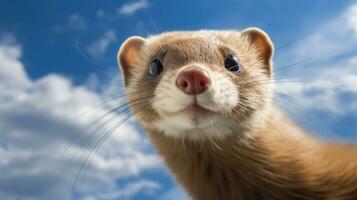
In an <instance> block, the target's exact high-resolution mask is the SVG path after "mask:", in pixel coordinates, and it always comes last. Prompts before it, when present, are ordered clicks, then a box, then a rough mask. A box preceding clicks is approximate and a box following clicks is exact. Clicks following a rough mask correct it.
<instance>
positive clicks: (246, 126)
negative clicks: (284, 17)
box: [118, 28, 357, 200]
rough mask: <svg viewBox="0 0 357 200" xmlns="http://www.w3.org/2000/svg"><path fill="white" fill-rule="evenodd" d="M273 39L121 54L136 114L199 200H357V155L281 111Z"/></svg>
mask: <svg viewBox="0 0 357 200" xmlns="http://www.w3.org/2000/svg"><path fill="white" fill-rule="evenodd" d="M273 52H274V48H273V45H272V43H271V41H270V39H269V37H268V36H267V34H265V33H264V32H263V31H261V30H259V29H254V28H251V29H246V30H244V31H243V32H236V31H196V32H171V33H164V34H161V35H158V36H153V37H149V38H146V39H144V38H141V37H131V38H129V39H128V40H127V41H126V42H125V43H124V44H123V45H122V47H121V50H120V52H119V55H118V60H119V62H120V65H121V69H122V74H123V79H124V81H125V88H126V91H127V94H128V99H129V103H130V106H131V108H132V110H133V113H134V114H135V117H136V119H137V120H138V121H139V123H140V124H141V125H142V126H143V127H144V129H145V131H146V132H147V133H148V135H149V137H150V139H151V140H152V142H153V143H154V145H155V147H156V149H157V151H158V152H159V153H160V154H161V155H162V156H163V158H164V160H165V162H166V164H167V166H168V167H169V169H170V170H171V172H172V173H173V174H174V176H175V177H176V180H177V181H178V182H179V183H181V184H182V185H183V187H184V188H185V189H186V191H187V192H188V193H189V195H190V196H191V197H192V198H193V199H197V200H210V199H212V200H216V199H227V200H230V199H232V200H233V199H237V200H238V199H239V200H244V199H357V148H356V147H355V146H353V145H346V144H337V143H323V142H320V141H318V140H317V139H315V138H314V137H313V136H310V135H309V134H307V133H305V131H304V130H303V129H301V128H300V127H298V126H297V125H296V124H295V123H294V122H292V121H291V120H290V119H289V118H288V117H286V116H285V115H284V114H282V112H281V111H280V110H279V108H277V107H276V106H275V105H274V103H273V102H272V101H271V99H272V93H273V80H274V78H273V70H272V67H273V64H272V56H273Z"/></svg>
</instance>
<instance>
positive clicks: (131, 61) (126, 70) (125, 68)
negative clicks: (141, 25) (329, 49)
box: [117, 36, 145, 86]
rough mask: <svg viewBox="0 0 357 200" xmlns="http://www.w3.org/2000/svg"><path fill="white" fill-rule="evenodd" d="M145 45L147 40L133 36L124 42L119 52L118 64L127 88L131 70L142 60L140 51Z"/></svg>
mask: <svg viewBox="0 0 357 200" xmlns="http://www.w3.org/2000/svg"><path fill="white" fill-rule="evenodd" d="M144 43H145V39H144V38H142V37H139V36H132V37H129V38H128V39H126V40H125V42H123V44H122V45H121V47H120V49H119V52H118V56H117V59H118V63H119V66H120V69H121V72H122V77H123V80H124V83H125V85H126V86H127V84H128V80H129V77H130V72H131V70H132V69H131V68H133V67H134V65H135V63H137V61H138V60H139V58H140V51H141V48H142V47H143V45H144Z"/></svg>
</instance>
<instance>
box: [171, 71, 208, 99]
mask: <svg viewBox="0 0 357 200" xmlns="http://www.w3.org/2000/svg"><path fill="white" fill-rule="evenodd" d="M210 82H211V81H210V79H209V78H208V76H207V74H206V73H205V72H204V71H203V70H202V69H200V68H198V67H190V68H187V69H185V70H183V71H182V72H180V74H179V75H178V77H177V80H176V86H177V87H178V88H179V89H180V90H182V91H183V92H184V93H186V94H188V95H194V94H201V93H202V92H204V91H205V90H206V89H207V88H208V86H209V84H210Z"/></svg>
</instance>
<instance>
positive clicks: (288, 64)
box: [0, 0, 357, 200]
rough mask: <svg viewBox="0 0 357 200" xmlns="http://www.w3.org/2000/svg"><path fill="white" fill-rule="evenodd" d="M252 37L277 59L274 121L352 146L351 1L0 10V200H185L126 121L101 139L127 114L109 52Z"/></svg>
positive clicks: (354, 12)
mask: <svg viewBox="0 0 357 200" xmlns="http://www.w3.org/2000/svg"><path fill="white" fill-rule="evenodd" d="M249 26H257V27H260V28H262V29H264V30H266V31H267V33H268V34H270V36H271V38H272V40H273V42H274V44H275V46H276V47H277V51H276V55H275V58H274V63H275V75H276V78H277V79H278V81H277V82H278V83H277V84H276V90H277V94H276V98H275V99H276V101H277V103H278V104H279V105H280V106H281V107H282V109H284V110H285V111H286V112H287V113H288V114H289V115H290V116H291V117H293V118H294V119H295V120H296V121H297V122H298V123H300V124H301V125H302V126H304V127H305V128H306V129H308V130H310V131H311V132H313V133H314V134H316V135H317V136H318V137H320V138H321V139H323V140H339V141H343V142H352V143H356V142H357V123H356V122H357V2H355V1H343V2H341V1H337V0H329V1H322V0H316V1H314V2H313V3H312V2H311V1H308V0H304V1H289V2H288V3H287V2H286V1H271V0H265V1H259V2H258V1H225V2H224V3H222V2H221V1H212V0H199V1H194V2H193V1H188V0H187V1H177V2H171V1H164V0H158V1H155V0H138V1H136V0H133V1H105V2H103V1H96V2H94V1H91V2H88V1H84V0H79V1H75V2H73V1H68V2H65V1H58V2H53V1H45V0H39V1H36V2H30V1H20V0H15V1H14V0H12V1H10V0H4V1H2V3H1V6H0V172H1V173H0V199H6V200H7V199H9V200H12V199H20V200H22V199H24V200H25V199H26V200H27V199H40V200H42V199H54V200H56V199H80V200H82V199H83V200H95V199H108V200H110V199H134V200H136V199H161V200H174V199H187V197H185V195H184V193H183V192H182V190H181V189H180V188H179V186H177V185H176V184H175V183H174V181H173V180H172V178H171V177H170V175H169V173H168V172H167V170H166V169H165V167H164V166H163V164H162V161H161V159H160V157H159V156H158V155H156V153H155V151H154V150H153V147H152V146H151V144H150V142H149V141H148V138H146V137H145V134H143V133H142V131H141V129H140V127H139V126H138V125H137V124H136V123H135V121H134V120H132V119H131V118H130V119H129V120H128V121H126V122H125V123H124V124H123V125H122V126H120V127H119V128H118V129H117V130H116V131H115V132H113V134H111V135H110V137H109V138H108V139H106V138H105V135H106V134H107V133H108V132H110V131H111V130H114V129H115V128H116V126H115V124H117V123H120V122H122V121H125V120H126V117H127V116H128V112H127V109H126V107H123V108H121V109H120V110H119V111H118V112H120V113H121V114H119V115H106V114H107V113H108V112H109V111H111V110H112V109H113V108H115V107H116V106H118V105H120V104H122V103H123V102H125V98H120V97H119V96H120V95H122V94H123V90H122V84H121V81H120V80H119V77H120V76H119V72H118V68H117V64H116V53H117V50H118V48H119V45H120V44H121V42H123V41H124V40H125V38H127V37H128V36H131V35H141V36H147V35H150V34H156V33H158V32H163V31H170V30H196V29H244V28H246V27H249ZM296 63H299V64H296ZM294 64H296V65H294ZM113 97H116V98H115V99H114V100H112V101H108V100H111V99H113ZM102 102H106V103H105V104H102V105H100V106H98V105H99V104H101V103H102ZM103 116H105V117H103ZM97 119H101V120H97ZM93 121H95V122H97V123H95V124H93V123H91V122H93ZM108 121H110V122H109V123H106V122H108ZM105 123H106V124H105ZM91 124H92V125H91ZM90 125H91V126H90ZM83 130H86V131H85V132H83ZM104 139H106V140H105V142H104V143H103V144H102V145H100V144H101V141H104ZM98 144H99V145H98ZM97 147H98V148H97ZM99 147H100V148H99ZM96 148H97V149H98V150H97V151H96V152H93V149H96ZM88 159H90V161H89V162H86V161H87V160H88ZM79 171H81V173H79ZM75 182H76V184H74V183H75Z"/></svg>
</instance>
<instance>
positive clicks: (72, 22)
mask: <svg viewBox="0 0 357 200" xmlns="http://www.w3.org/2000/svg"><path fill="white" fill-rule="evenodd" d="M68 26H69V27H70V28H72V29H75V30H84V29H86V28H87V20H86V19H85V18H84V17H82V16H81V15H79V14H77V13H74V14H71V15H70V16H68Z"/></svg>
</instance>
